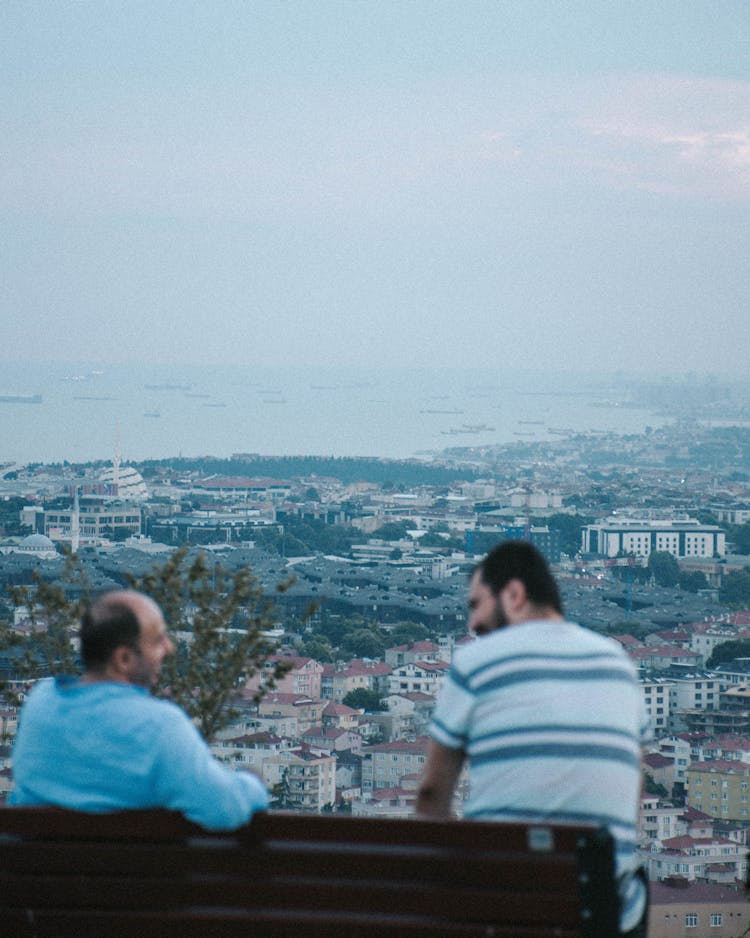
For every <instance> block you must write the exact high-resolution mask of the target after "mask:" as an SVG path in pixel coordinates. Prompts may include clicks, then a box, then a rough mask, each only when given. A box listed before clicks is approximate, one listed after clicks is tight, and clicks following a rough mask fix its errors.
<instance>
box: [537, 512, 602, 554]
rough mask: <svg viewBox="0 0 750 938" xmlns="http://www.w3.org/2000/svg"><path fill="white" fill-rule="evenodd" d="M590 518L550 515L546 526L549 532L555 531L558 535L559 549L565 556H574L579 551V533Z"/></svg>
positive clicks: (563, 514)
mask: <svg viewBox="0 0 750 938" xmlns="http://www.w3.org/2000/svg"><path fill="white" fill-rule="evenodd" d="M592 520H593V519H592V518H587V517H585V516H584V515H568V514H565V513H564V512H559V513H558V514H554V515H550V516H549V518H547V525H548V527H549V529H550V531H557V532H558V533H559V535H560V549H561V550H562V551H563V553H565V554H571V555H575V554H577V553H578V552H579V551H580V549H581V531H582V530H583V528H584V527H585V526H586V525H587V524H591V522H592Z"/></svg>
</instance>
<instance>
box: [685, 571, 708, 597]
mask: <svg viewBox="0 0 750 938" xmlns="http://www.w3.org/2000/svg"><path fill="white" fill-rule="evenodd" d="M678 585H679V587H680V589H683V590H686V591H687V592H688V593H697V592H698V590H704V589H708V580H707V579H706V574H705V573H701V572H700V570H696V571H695V572H693V573H688V572H687V571H685V570H680V579H679V584H678Z"/></svg>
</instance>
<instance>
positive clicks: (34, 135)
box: [0, 0, 750, 374]
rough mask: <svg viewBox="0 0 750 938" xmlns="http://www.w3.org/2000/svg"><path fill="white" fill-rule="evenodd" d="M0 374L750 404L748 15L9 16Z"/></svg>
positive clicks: (108, 10)
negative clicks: (300, 377) (130, 366)
mask: <svg viewBox="0 0 750 938" xmlns="http://www.w3.org/2000/svg"><path fill="white" fill-rule="evenodd" d="M0 157H1V158H0V277H1V278H2V292H1V293H0V297H1V300H0V302H2V315H1V316H0V357H2V358H3V359H5V360H11V359H18V358H21V359H35V360H51V359H57V360H70V361H74V360H87V361H100V362H107V361H137V360H143V361H169V362H180V361H182V362H196V361H202V362H209V363H210V362H217V363H218V362H222V361H231V362H235V363H247V364H248V365H249V366H252V365H253V364H254V363H265V364H272V363H288V364H290V365H294V364H301V363H316V362H318V363H324V364H325V363H337V364H353V365H357V364H364V363H366V364H368V365H378V364H383V365H385V364H393V365H414V364H419V365H424V366H439V367H444V366H448V365H458V366H461V367H466V368H470V367H471V366H472V365H476V366H481V367H487V366H490V367H493V366H497V367H498V368H499V369H500V370H502V369H503V368H508V369H510V368H513V367H527V366H530V365H541V366H544V367H546V368H550V369H558V368H564V369H566V370H571V369H575V368H579V367H582V368H587V369H589V370H591V369H601V370H602V371H603V372H604V371H607V370H609V369H618V368H624V369H627V368H632V369H638V370H642V371H653V370H654V369H662V370H665V371H667V372H672V373H674V372H681V371H691V370H693V371H700V372H715V373H717V374H721V373H722V372H725V373H727V372H728V373H735V374H740V373H742V374H744V373H746V370H747V360H748V339H749V338H750V317H749V313H750V309H749V308H748V306H749V304H748V297H749V296H750V263H749V262H748V251H749V245H750V225H749V224H748V221H749V219H750V3H749V2H748V0H710V2H703V0H658V2H655V0H619V2H612V0H589V2H585V0H578V2H565V0H545V2H541V0H518V2H516V0H493V2H483V0H455V2H442V0H433V2H423V0H402V2H392V0H363V2H358V0H348V2H339V0H328V2H326V0H315V2H313V0H307V2H302V0H286V2H282V0H267V2H251V0H246V2H229V0H226V2H222V0H210V2H207V0H200V2H189V0H180V2H177V0H175V2H166V0H148V2H139V0H128V2H116V0H98V2H83V0H81V2H66V0H46V2H38V0H4V2H3V3H2V5H0Z"/></svg>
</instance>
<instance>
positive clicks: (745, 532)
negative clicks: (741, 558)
mask: <svg viewBox="0 0 750 938" xmlns="http://www.w3.org/2000/svg"><path fill="white" fill-rule="evenodd" d="M729 540H730V541H731V544H732V547H733V549H734V552H735V553H737V554H750V521H748V522H745V524H734V525H732V526H731V528H730V529H729Z"/></svg>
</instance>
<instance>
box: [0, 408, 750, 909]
mask: <svg viewBox="0 0 750 938" xmlns="http://www.w3.org/2000/svg"><path fill="white" fill-rule="evenodd" d="M699 405H700V407H701V408H703V409H704V415H703V416H702V418H700V419H699V418H698V417H695V416H694V415H693V416H687V415H686V414H685V413H684V412H681V413H680V414H678V415H672V416H671V418H670V420H669V421H668V422H666V423H665V424H664V425H663V426H660V427H658V428H651V427H648V428H646V430H645V431H644V432H643V433H641V434H616V433H603V432H601V431H589V432H575V431H573V430H563V429H561V430H560V432H559V433H557V434H553V435H551V439H546V440H540V439H536V438H532V437H526V436H523V437H519V438H518V439H516V440H514V442H512V443H505V444H493V445H482V446H470V445H469V446H454V447H451V448H449V449H445V450H443V451H441V452H436V453H433V454H432V455H431V458H430V459H429V460H425V459H424V458H422V459H412V460H391V459H387V460H386V459H382V460H378V459H373V458H340V459H337V458H328V457H313V456H306V457H291V456H286V457H262V456H259V455H257V454H242V453H235V454H233V455H232V456H229V457H225V458H219V457H203V458H192V459H180V458H174V459H153V460H145V461H141V462H138V463H132V462H127V463H126V462H125V461H124V460H123V459H122V456H121V453H120V451H119V442H116V443H115V445H114V447H113V453H112V457H111V458H110V459H109V460H101V461H98V462H95V463H84V464H73V463H63V464H60V463H58V464H40V463H36V464H27V465H19V464H17V463H10V464H7V465H6V466H5V467H4V468H3V470H2V474H1V477H0V497H1V498H2V502H0V508H1V511H2V515H1V517H0V523H1V524H2V538H1V539H0V578H1V579H2V583H3V587H4V595H3V600H2V607H0V608H2V613H1V614H2V618H3V621H4V622H5V628H6V636H7V635H8V634H13V635H15V637H16V639H17V640H18V639H20V640H21V646H14V645H12V644H8V643H7V642H6V643H5V644H4V647H3V650H2V652H1V653H0V673H1V674H2V677H3V679H4V682H5V686H6V690H7V691H9V692H11V691H15V692H18V691H19V690H20V691H21V694H22V693H23V690H24V688H26V687H27V686H28V674H26V673H23V672H22V669H21V667H20V658H19V655H20V652H19V650H18V648H19V647H23V645H24V643H31V644H32V645H33V642H34V632H35V629H38V628H40V624H39V621H38V617H35V616H30V614H29V610H28V608H26V607H24V606H23V605H19V604H18V603H13V602H12V601H11V599H10V592H9V591H11V590H12V589H13V588H18V587H24V586H25V587H33V584H34V582H35V581H34V577H41V578H42V579H43V580H44V581H48V582H52V583H59V584H61V585H63V588H64V589H66V590H68V591H69V594H70V595H72V596H74V595H76V586H75V584H72V583H70V582H66V575H67V574H66V573H65V560H64V556H63V555H64V554H65V555H67V556H69V557H70V556H71V555H72V556H74V557H75V558H77V561H78V562H79V564H80V567H81V569H82V570H83V571H85V576H86V578H87V581H88V584H89V587H90V589H91V590H92V591H96V592H99V591H104V590H107V589H112V588H118V587H121V586H123V585H125V584H126V583H127V582H129V580H128V577H132V576H136V577H138V576H145V575H147V574H148V572H149V571H150V570H152V569H154V567H155V565H156V566H158V565H159V564H160V563H163V562H164V560H165V558H167V557H169V556H172V555H173V554H174V552H175V550H178V549H182V550H184V551H186V552H187V556H194V555H197V554H198V553H200V552H203V554H204V555H205V556H206V557H208V558H209V564H210V563H216V564H217V565H220V566H221V567H222V568H223V569H225V570H229V571H232V570H238V569H242V568H245V567H249V568H250V569H251V570H252V572H253V574H254V575H255V576H256V577H257V578H258V580H259V581H260V583H261V584H262V586H263V588H264V590H265V592H266V594H267V595H268V596H269V597H272V601H273V607H272V609H273V611H272V614H271V620H270V621H269V623H268V629H267V633H266V635H267V637H268V638H269V639H270V641H271V642H272V644H273V652H272V654H270V655H269V656H268V658H267V660H266V661H265V662H264V664H263V667H262V668H261V670H260V671H259V672H257V673H255V674H249V675H246V676H245V677H244V678H243V679H242V681H241V685H240V686H239V687H238V689H237V694H236V695H235V696H234V699H233V700H232V708H231V715H230V713H229V711H227V716H226V718H225V719H224V720H223V722H222V725H221V726H220V728H218V729H217V730H216V732H215V733H214V734H213V738H212V739H211V748H212V751H213V753H214V754H215V755H216V756H217V757H218V758H219V759H221V760H222V761H224V762H226V763H228V764H230V765H232V766H234V767H235V768H236V769H237V770H238V771H243V770H248V769H249V770H251V771H253V772H255V773H257V774H258V775H259V776H260V777H261V778H262V779H263V781H264V782H265V783H266V785H267V787H268V789H269V791H271V793H272V797H273V802H272V804H273V805H274V806H275V807H276V808H283V809H286V810H288V809H292V810H296V811H302V812H312V813H319V812H342V813H347V814H352V815H355V816H360V817H409V816H411V815H413V813H414V802H415V798H416V788H417V784H418V780H419V778H420V771H421V768H422V766H423V764H424V760H425V754H426V745H427V735H426V733H427V725H428V723H429V719H430V715H431V712H432V709H433V706H434V703H435V698H436V695H437V693H438V692H439V689H440V685H441V680H442V678H443V676H444V674H445V672H446V671H447V669H448V667H449V666H450V661H451V656H452V653H453V650H454V648H455V647H456V646H458V645H461V644H462V643H465V642H467V641H470V640H471V639H470V638H469V636H468V635H467V632H466V586H467V576H468V574H469V573H470V571H471V569H472V567H473V565H474V564H475V563H476V561H477V560H478V559H479V558H480V557H481V556H482V555H483V554H484V553H485V552H486V551H487V550H488V549H489V548H490V547H491V546H492V545H494V544H495V543H497V542H499V541H502V540H505V539H527V540H530V541H531V542H532V543H534V544H535V545H536V546H537V547H539V549H540V550H541V551H542V552H543V553H544V555H545V556H546V558H547V559H548V561H549V562H550V563H551V565H552V568H553V570H554V572H555V574H556V576H557V578H558V580H559V582H560V585H561V588H562V593H563V599H564V604H565V609H566V613H567V616H568V617H569V618H570V619H571V620H574V621H578V622H580V623H581V624H583V625H586V626H589V627H590V628H593V629H595V630H596V631H600V632H602V633H605V634H607V635H609V636H612V637H614V638H615V639H616V640H617V641H618V642H620V643H621V644H622V646H623V647H624V648H625V649H626V651H627V653H628V654H629V656H630V658H631V660H632V661H633V662H634V663H635V665H636V667H637V669H638V673H639V677H640V683H641V688H642V693H643V699H644V703H645V706H646V709H647V711H648V714H649V717H650V721H651V731H652V735H653V742H652V744H651V745H650V747H649V751H648V752H647V753H646V754H645V756H644V772H645V775H644V777H645V787H644V796H643V801H642V812H641V822H640V824H641V826H640V847H641V855H642V862H643V863H644V865H645V867H646V869H647V871H648V875H649V879H650V880H651V894H652V898H651V916H652V917H653V916H657V915H660V916H662V917H663V916H665V915H672V914H675V915H677V914H679V915H680V916H682V914H683V912H682V911H681V909H682V906H681V905H680V903H682V904H685V903H687V904H688V905H690V907H691V908H693V907H700V908H703V906H704V905H705V910H708V911H706V916H707V920H713V921H714V922H718V921H720V920H723V919H722V918H721V917H723V916H724V917H729V916H730V915H731V916H732V917H733V919H734V918H735V917H737V916H743V917H744V916H745V915H746V913H745V911H744V908H743V905H742V903H744V892H743V887H742V885H741V884H742V883H743V882H744V879H745V877H746V873H747V859H746V854H747V831H748V827H750V701H749V699H748V698H749V696H750V690H749V689H748V688H749V687H750V472H749V471H748V465H750V427H748V426H744V425H742V422H741V421H740V420H737V414H736V411H735V413H734V414H733V415H732V416H733V417H734V422H733V421H731V420H729V421H721V420H719V419H716V418H717V416H720V414H718V415H717V413H716V408H715V404H714V405H707V404H706V402H699ZM665 406H666V405H665ZM695 406H697V405H695V404H694V408H695ZM733 406H735V408H736V406H737V405H736V404H735V405H733ZM706 407H709V409H710V410H711V411H712V414H711V417H710V418H707V417H706V416H705V408H706ZM280 583H283V584H284V586H283V589H282V590H281V591H276V586H277V584H280ZM180 627H181V628H186V629H187V630H186V631H185V632H181V633H180V635H179V638H180V639H181V640H182V641H185V642H188V643H189V642H190V640H191V634H190V627H189V626H185V625H184V624H181V626H180ZM75 634H76V630H75V626H74V625H73V624H71V626H70V631H69V638H70V641H71V643H74V641H75ZM279 662H282V663H283V665H284V669H285V670H284V673H283V674H282V676H281V677H279V678H278V679H277V681H276V684H275V686H274V687H273V689H271V690H266V691H265V692H264V693H263V696H261V697H260V700H257V696H258V694H259V691H260V690H261V688H262V686H263V685H264V681H265V678H266V677H267V675H268V673H269V671H270V670H271V669H273V668H275V667H276V666H277V665H278V663H279ZM10 699H11V698H10V696H9V697H8V698H7V699H6V703H5V706H4V708H3V709H2V711H1V713H2V728H3V740H4V743H3V748H2V750H1V752H2V769H1V770H0V786H1V787H2V791H3V794H4V795H6V794H7V792H8V791H9V790H10V788H11V786H12V741H13V736H14V732H15V728H16V725H17V709H16V708H15V707H14V706H12V705H11V703H10ZM465 794H466V783H465V780H464V781H463V782H462V784H461V785H459V789H458V793H457V803H456V810H457V812H459V813H460V802H461V800H462V798H463V796H464V795H465ZM709 907H710V909H709ZM687 914H692V913H687ZM712 917H713V918H712Z"/></svg>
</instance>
